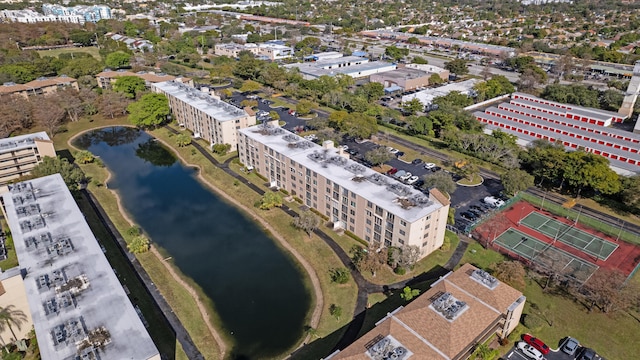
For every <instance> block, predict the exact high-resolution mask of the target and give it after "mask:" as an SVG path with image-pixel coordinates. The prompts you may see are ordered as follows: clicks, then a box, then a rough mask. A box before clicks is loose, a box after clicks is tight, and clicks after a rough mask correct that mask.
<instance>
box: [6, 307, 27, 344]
mask: <svg viewBox="0 0 640 360" xmlns="http://www.w3.org/2000/svg"><path fill="white" fill-rule="evenodd" d="M14 307H15V306H14V305H8V306H5V307H0V332H2V331H4V330H5V329H6V327H8V328H9V331H11V334H12V335H13V340H14V341H17V340H18V336H16V333H15V332H14V331H13V327H12V326H11V324H13V325H15V326H17V327H18V330H20V329H21V326H22V324H23V323H24V322H25V321H27V315H25V313H24V312H23V311H22V310H18V309H14ZM5 326H6V327H5Z"/></svg>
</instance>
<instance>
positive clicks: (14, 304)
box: [0, 267, 33, 346]
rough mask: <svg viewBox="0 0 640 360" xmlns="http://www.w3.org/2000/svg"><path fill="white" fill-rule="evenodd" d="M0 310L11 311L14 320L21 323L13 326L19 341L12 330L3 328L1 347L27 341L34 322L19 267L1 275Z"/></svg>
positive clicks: (0, 332) (0, 340) (0, 335)
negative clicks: (18, 341)
mask: <svg viewBox="0 0 640 360" xmlns="http://www.w3.org/2000/svg"><path fill="white" fill-rule="evenodd" d="M0 308H2V309H10V310H11V312H12V313H14V314H15V316H14V318H15V319H16V320H18V321H19V322H20V326H19V327H18V326H17V325H11V329H12V330H13V333H15V335H16V336H17V337H18V338H17V339H15V338H14V336H13V333H12V332H11V329H9V328H8V327H7V326H4V327H2V331H0V345H2V346H4V345H8V344H10V343H13V342H15V341H16V340H21V339H27V338H28V337H29V335H28V334H29V332H30V331H31V329H32V328H33V320H32V319H31V312H30V311H29V303H28V302H27V292H26V291H25V288H24V281H23V279H22V274H21V273H20V268H18V267H15V268H13V269H8V270H7V271H4V272H1V273H0Z"/></svg>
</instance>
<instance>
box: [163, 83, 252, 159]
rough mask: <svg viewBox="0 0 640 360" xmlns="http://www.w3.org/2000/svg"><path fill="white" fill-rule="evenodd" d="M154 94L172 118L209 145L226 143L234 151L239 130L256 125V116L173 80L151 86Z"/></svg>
mask: <svg viewBox="0 0 640 360" xmlns="http://www.w3.org/2000/svg"><path fill="white" fill-rule="evenodd" d="M152 86H153V89H154V91H155V92H158V93H162V94H164V95H165V96H166V97H167V98H168V99H169V106H170V107H171V112H172V114H173V117H174V119H175V120H176V121H177V122H178V123H179V124H180V125H181V126H184V127H186V128H187V129H189V130H191V131H192V132H193V136H194V137H196V138H202V139H205V140H207V141H209V143H210V144H211V145H214V144H229V145H231V149H235V148H236V146H237V144H238V140H237V139H238V135H237V130H238V129H244V128H246V127H247V126H250V125H254V124H255V123H256V117H255V115H249V114H248V113H247V111H246V110H243V109H240V108H237V107H235V106H233V105H231V104H227V103H226V102H224V101H222V100H220V99H219V98H218V97H216V96H214V95H213V94H210V93H205V92H202V91H200V90H198V89H196V88H194V87H191V86H188V85H185V84H183V83H180V82H176V81H165V82H161V83H156V84H153V85H152Z"/></svg>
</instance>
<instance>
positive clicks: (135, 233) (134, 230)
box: [127, 225, 141, 237]
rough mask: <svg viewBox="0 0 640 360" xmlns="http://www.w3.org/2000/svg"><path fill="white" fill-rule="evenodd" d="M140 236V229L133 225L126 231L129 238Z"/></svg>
mask: <svg viewBox="0 0 640 360" xmlns="http://www.w3.org/2000/svg"><path fill="white" fill-rule="evenodd" d="M140 234H141V231H140V228H139V227H137V226H135V225H134V226H132V227H130V228H128V229H127V235H128V236H130V237H134V236H139V235H140Z"/></svg>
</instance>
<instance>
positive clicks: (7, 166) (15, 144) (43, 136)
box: [0, 131, 56, 185]
mask: <svg viewBox="0 0 640 360" xmlns="http://www.w3.org/2000/svg"><path fill="white" fill-rule="evenodd" d="M45 156H51V157H55V156H56V150H55V149H54V148H53V141H51V140H50V139H49V136H47V133H46V132H44V131H43V132H39V133H34V134H28V135H20V136H14V137H10V138H4V139H0V185H6V184H7V183H9V182H11V181H13V180H15V179H17V178H19V177H21V176H23V175H27V174H29V171H31V169H33V168H34V167H35V166H36V165H37V164H39V163H40V162H41V161H42V159H43V158H44V157H45Z"/></svg>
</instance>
